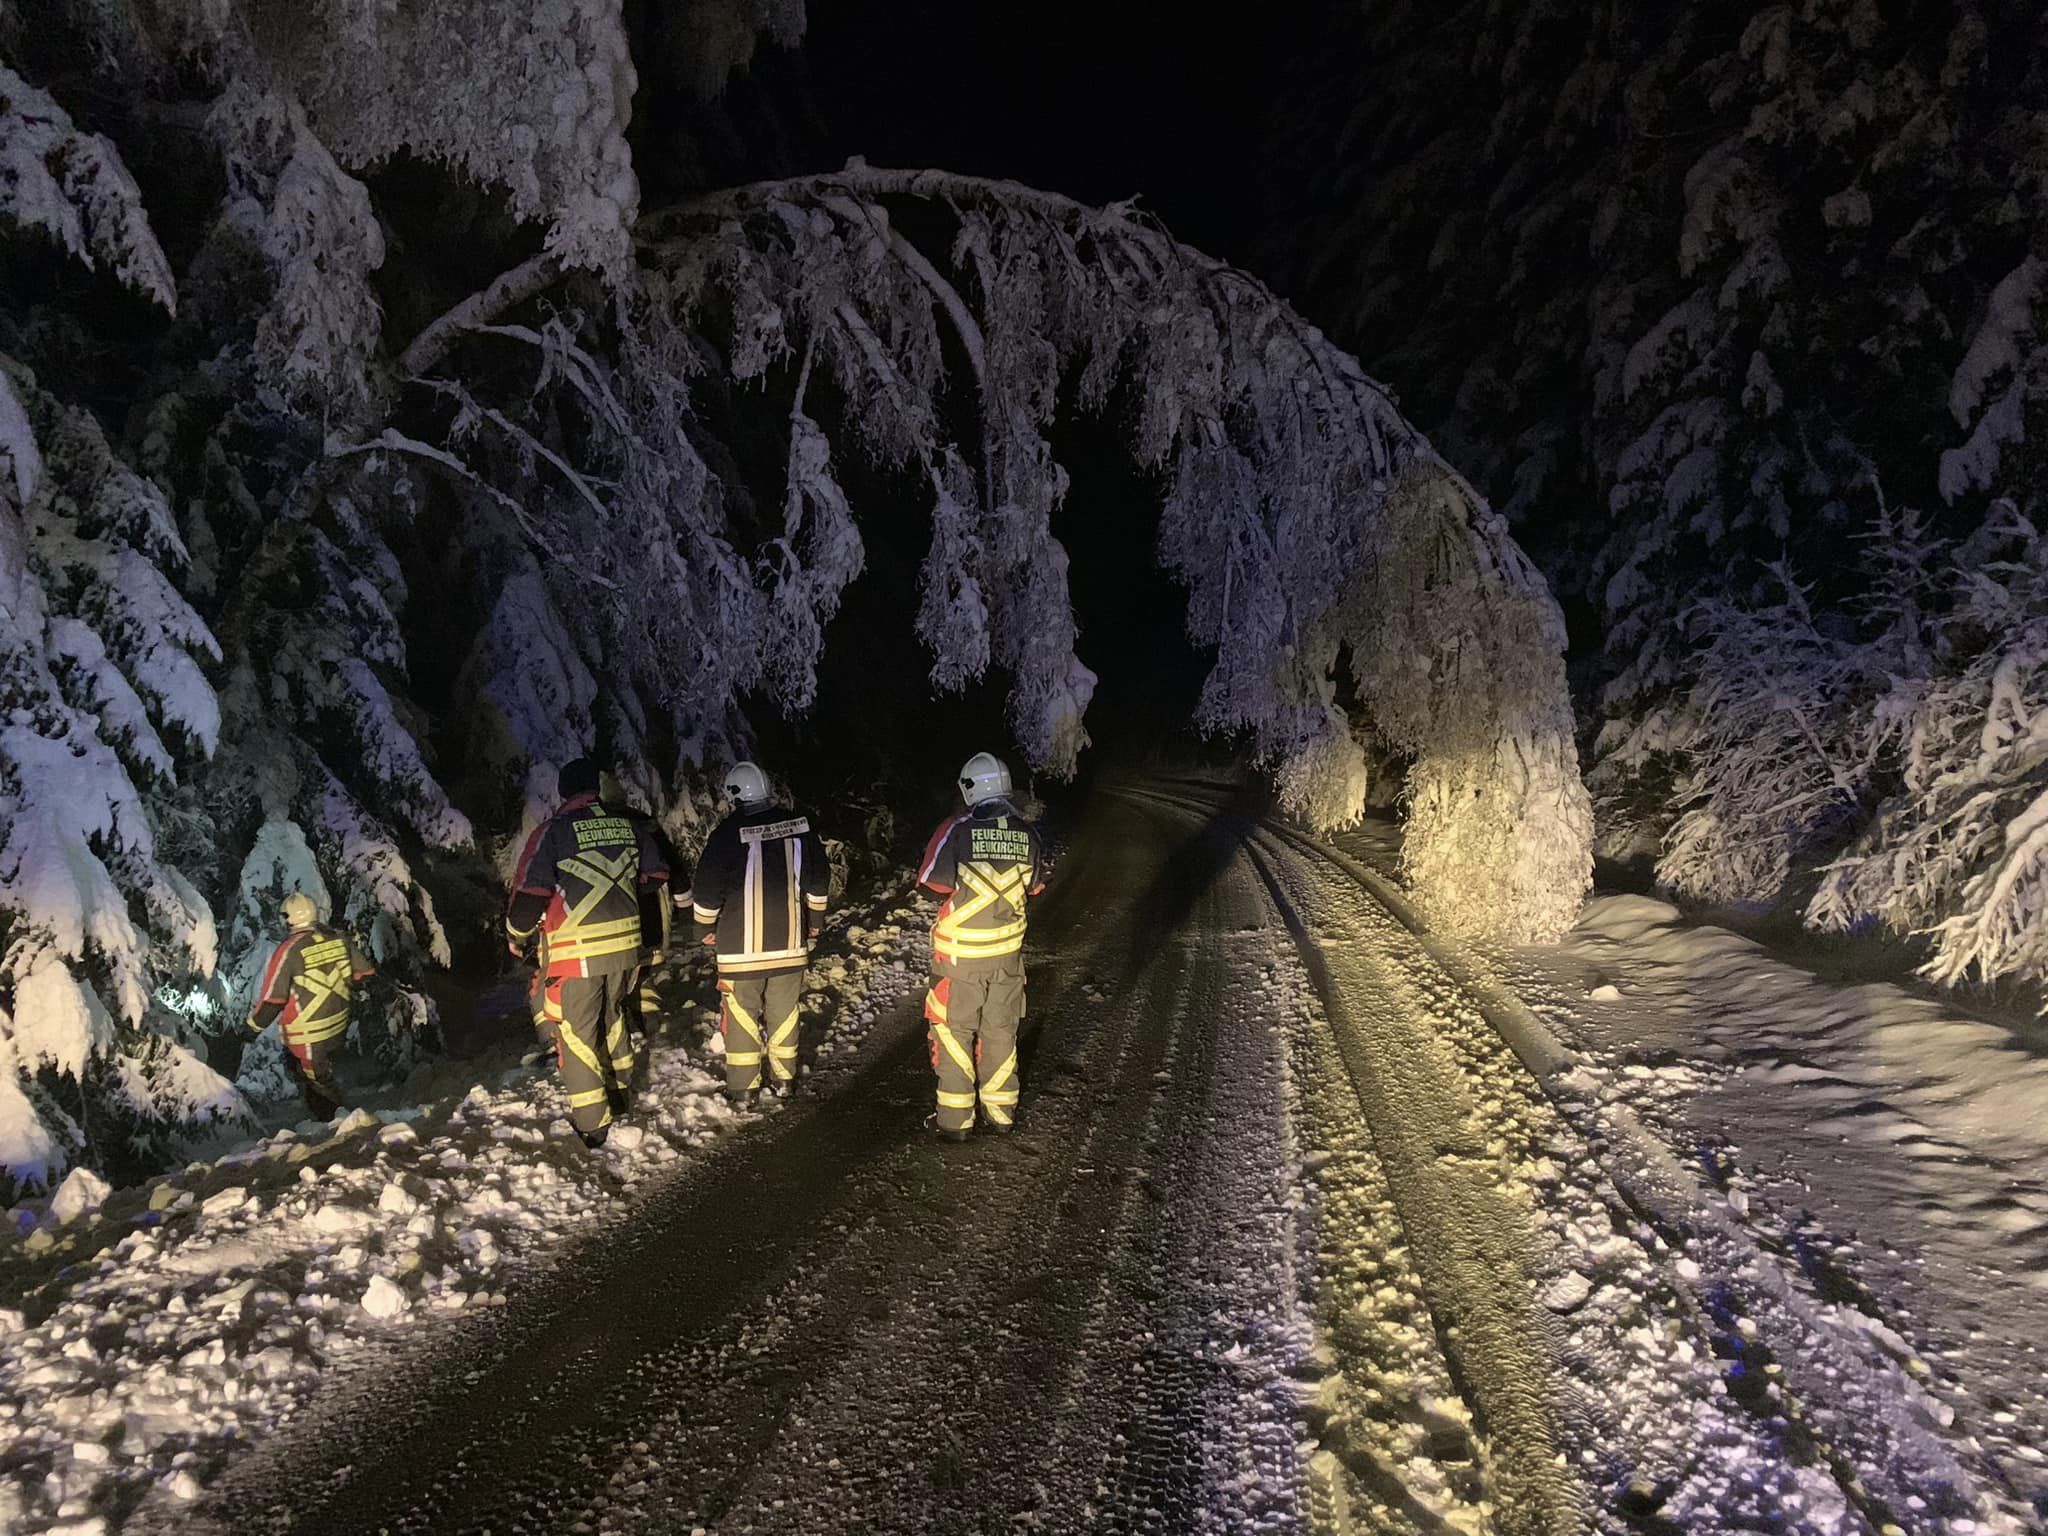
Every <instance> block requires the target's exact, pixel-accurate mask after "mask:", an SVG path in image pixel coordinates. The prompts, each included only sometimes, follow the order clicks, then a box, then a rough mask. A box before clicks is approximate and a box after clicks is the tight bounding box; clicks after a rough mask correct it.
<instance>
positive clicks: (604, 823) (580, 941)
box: [505, 758, 668, 1148]
mask: <svg viewBox="0 0 2048 1536" xmlns="http://www.w3.org/2000/svg"><path fill="white" fill-rule="evenodd" d="M558 785H559V788H560V791H561V795H562V805H561V808H560V809H559V810H557V811H556V812H555V814H554V815H553V816H551V817H549V818H548V820H546V821H545V822H543V823H541V825H540V826H538V827H537V828H535V829H534V833H533V836H532V837H530V838H528V839H527V843H526V848H525V850H524V852H522V853H521V854H520V856H519V863H518V865H517V867H516V868H515V869H514V871H513V875H512V900H511V903H510V905H509V906H508V907H507V908H506V912H505V933H506V936H507V938H508V940H509V942H510V948H511V950H512V953H513V954H514V955H518V956H522V957H523V956H524V955H525V954H526V953H527V951H528V949H529V948H530V947H532V946H534V945H535V944H536V943H537V944H538V955H537V959H538V963H539V965H540V969H541V974H542V976H543V977H544V978H545V983H544V994H543V995H544V999H545V1004H546V1016H547V1019H548V1021H549V1022H550V1023H552V1024H553V1026H554V1030H555V1041H556V1051H555V1064H556V1067H557V1069H558V1070H559V1071H560V1073H561V1078H562V1088H563V1090H564V1091H565V1092H566V1093H567V1094H568V1095H569V1119H570V1121H571V1122H572V1123H573V1124H574V1125H575V1127H576V1132H577V1134H578V1135H579V1136H581V1137H582V1138H583V1143H584V1145H585V1146H588V1147H591V1148H596V1147H601V1146H603V1145H604V1142H605V1137H606V1135H607V1134H608V1132H609V1130H610V1127H611V1123H612V1117H613V1114H614V1113H615V1112H616V1113H620V1114H623V1113H624V1112H625V1110H626V1108H627V1105H628V1103H629V1099H630V1092H631V1090H630V1086H629V1085H630V1083H631V1081H632V1077H633V1069H634V1066H635V1064H636V1063H635V1059H634V1054H633V1046H632V1042H631V1041H630V1039H629V1038H628V1037H627V1034H626V1018H625V1008H626V1001H627V994H628V991H629V987H630V983H631V980H632V976H633V973H634V971H635V970H636V969H637V968H638V967H639V964H640V952H641V950H642V948H643V946H645V945H646V943H647V942H648V936H647V935H646V934H645V933H643V929H642V916H641V914H642V911H643V909H644V903H643V902H642V899H641V897H642V893H643V892H644V891H646V890H647V889H648V888H649V887H655V886H660V885H663V884H665V883H666V882H667V880H668V866H667V864H665V863H664V862H663V861H662V857H661V854H660V851H659V850H658V849H656V848H655V846H654V844H653V843H652V841H650V840H649V839H648V837H647V836H646V834H645V833H644V832H642V831H641V830H639V829H637V828H636V827H634V825H633V824H632V823H631V822H629V821H628V820H626V818H625V817H624V816H622V815H619V814H617V813H616V812H614V811H613V810H612V809H611V808H610V807H609V806H607V805H605V804H604V803H603V802H602V801H601V800H600V799H599V798H598V793H597V789H598V771H597V765H596V764H595V763H593V762H591V761H590V760H589V759H588V758H577V759H576V760H575V761H574V762H570V763H565V764H564V765H563V766H562V771H561V776H560V778H559V780H558ZM656 894H657V895H658V894H659V892H656Z"/></svg>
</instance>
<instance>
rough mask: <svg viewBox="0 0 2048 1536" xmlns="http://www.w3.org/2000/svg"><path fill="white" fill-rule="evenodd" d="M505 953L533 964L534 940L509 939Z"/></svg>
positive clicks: (506, 942)
mask: <svg viewBox="0 0 2048 1536" xmlns="http://www.w3.org/2000/svg"><path fill="white" fill-rule="evenodd" d="M505 953H506V954H508V955H510V956H511V957H512V958H513V959H514V960H523V961H525V962H526V963H527V964H529V965H531V964H532V963H533V940H531V939H507V940H506V941H505Z"/></svg>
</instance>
